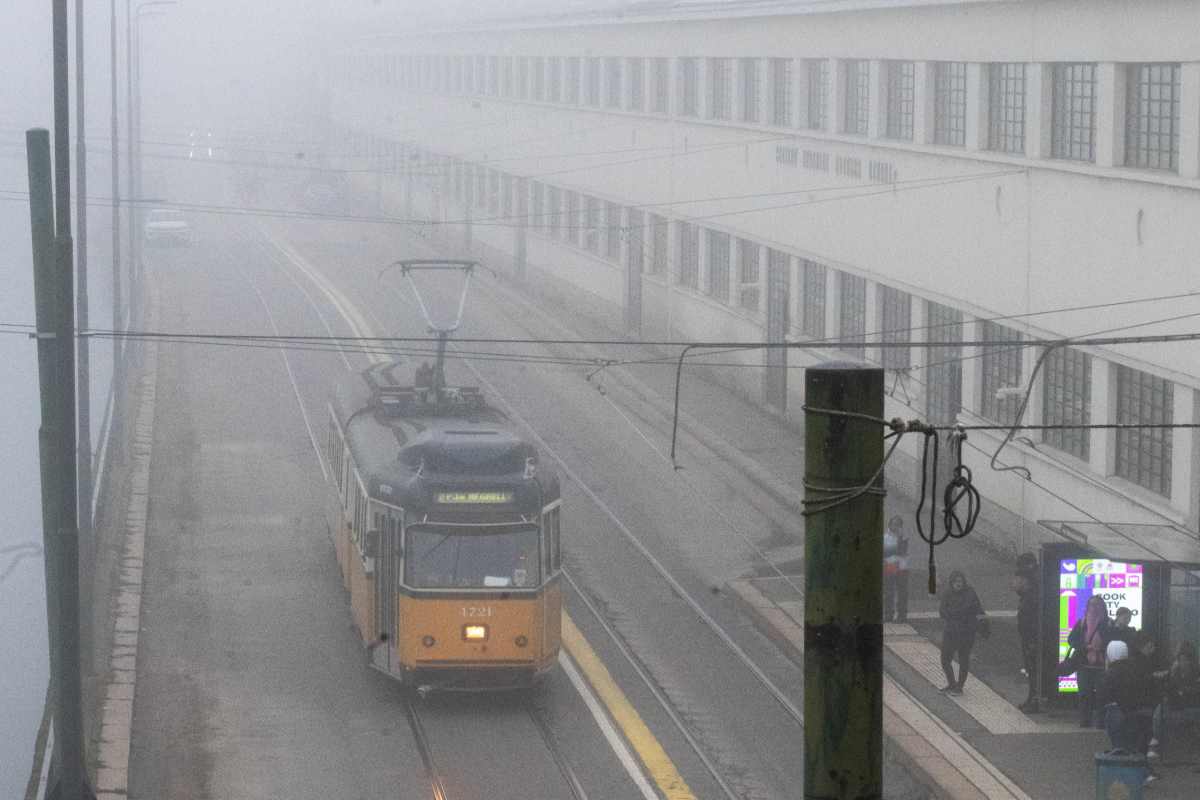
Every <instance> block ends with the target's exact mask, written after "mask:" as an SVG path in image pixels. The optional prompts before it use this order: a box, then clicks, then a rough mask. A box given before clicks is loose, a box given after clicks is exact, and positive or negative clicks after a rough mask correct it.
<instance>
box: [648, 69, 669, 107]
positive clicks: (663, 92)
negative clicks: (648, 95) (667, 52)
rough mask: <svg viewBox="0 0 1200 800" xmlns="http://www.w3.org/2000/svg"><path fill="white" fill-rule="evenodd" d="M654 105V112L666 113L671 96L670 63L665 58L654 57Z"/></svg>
mask: <svg viewBox="0 0 1200 800" xmlns="http://www.w3.org/2000/svg"><path fill="white" fill-rule="evenodd" d="M653 96H654V107H653V108H652V109H650V110H651V111H653V112H654V113H655V114H666V113H667V110H668V107H669V103H670V96H671V63H670V61H669V60H668V59H665V58H656V59H654V95H653Z"/></svg>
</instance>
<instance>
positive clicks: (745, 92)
mask: <svg viewBox="0 0 1200 800" xmlns="http://www.w3.org/2000/svg"><path fill="white" fill-rule="evenodd" d="M738 80H739V84H740V86H741V89H742V108H741V118H742V121H743V122H758V84H759V77H758V59H757V58H740V59H738Z"/></svg>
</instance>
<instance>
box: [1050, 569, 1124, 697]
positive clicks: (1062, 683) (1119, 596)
mask: <svg viewBox="0 0 1200 800" xmlns="http://www.w3.org/2000/svg"><path fill="white" fill-rule="evenodd" d="M1144 589H1145V573H1144V571H1143V569H1142V565H1141V564H1128V563H1125V562H1122V561H1109V560H1108V559H1105V558H1064V559H1061V560H1060V561H1059V562H1058V660H1059V661H1062V660H1063V659H1064V658H1066V657H1067V651H1068V650H1070V646H1069V645H1068V644H1067V637H1069V636H1070V635H1071V628H1073V627H1075V623H1076V622H1078V621H1079V620H1080V618H1081V617H1082V616H1083V613H1084V609H1086V608H1087V603H1088V599H1089V598H1090V597H1092V596H1093V595H1099V596H1100V597H1102V598H1103V599H1104V604H1105V606H1107V608H1108V616H1109V617H1113V616H1115V615H1116V613H1117V609H1118V608H1120V607H1121V606H1125V607H1126V608H1128V609H1129V610H1130V611H1132V612H1133V622H1132V625H1133V627H1135V628H1138V629H1140V628H1141V627H1142V592H1143V590H1144ZM1058 691H1059V692H1062V693H1070V692H1078V691H1079V682H1078V679H1077V678H1076V675H1075V674H1074V673H1072V674H1070V675H1066V676H1062V677H1060V678H1059V679H1058Z"/></svg>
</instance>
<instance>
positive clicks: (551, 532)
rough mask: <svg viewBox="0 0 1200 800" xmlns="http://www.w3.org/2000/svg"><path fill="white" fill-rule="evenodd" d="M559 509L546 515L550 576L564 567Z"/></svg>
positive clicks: (547, 558)
mask: <svg viewBox="0 0 1200 800" xmlns="http://www.w3.org/2000/svg"><path fill="white" fill-rule="evenodd" d="M559 528H560V525H559V509H558V508H555V509H554V510H553V511H551V512H550V513H548V514H547V515H546V561H547V563H546V573H547V574H550V573H551V572H553V571H554V570H556V569H558V568H559V567H560V566H562V554H561V551H560V547H559Z"/></svg>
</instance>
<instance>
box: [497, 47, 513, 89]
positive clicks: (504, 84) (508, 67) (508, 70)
mask: <svg viewBox="0 0 1200 800" xmlns="http://www.w3.org/2000/svg"><path fill="white" fill-rule="evenodd" d="M500 89H501V92H502V93H503V95H504V96H505V97H512V96H513V58H512V56H505V57H504V74H503V76H501V80H500Z"/></svg>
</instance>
